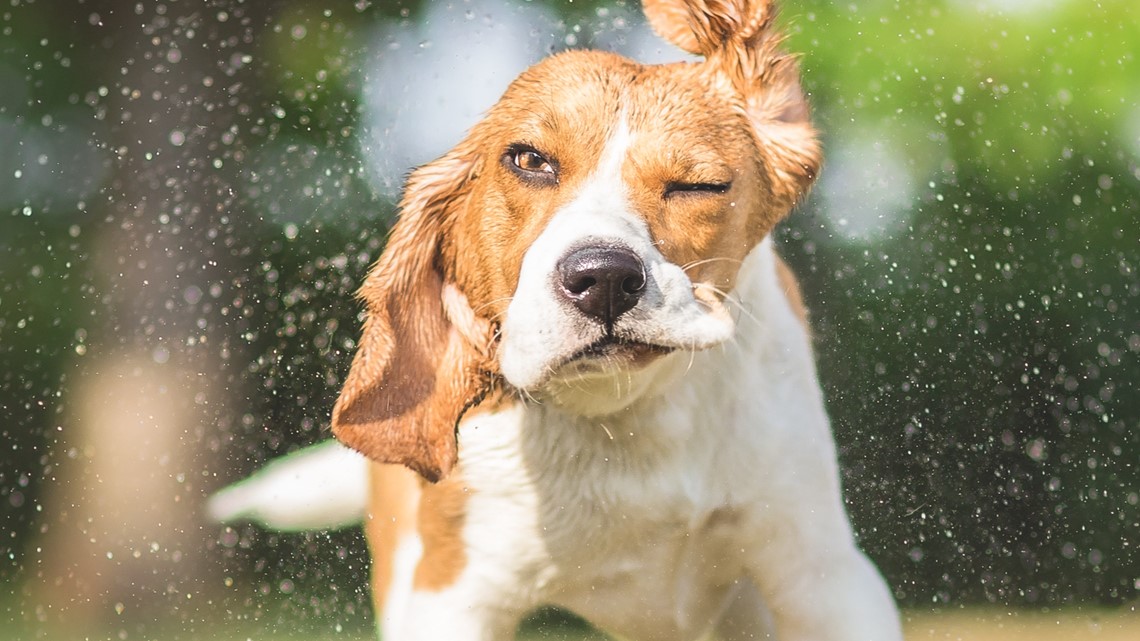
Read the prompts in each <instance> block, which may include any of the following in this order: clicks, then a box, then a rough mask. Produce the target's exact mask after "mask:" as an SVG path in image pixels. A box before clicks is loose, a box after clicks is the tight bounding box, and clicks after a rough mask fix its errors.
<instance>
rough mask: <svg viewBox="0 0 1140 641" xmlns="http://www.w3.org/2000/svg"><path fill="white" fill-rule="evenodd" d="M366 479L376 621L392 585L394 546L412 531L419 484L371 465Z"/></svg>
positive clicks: (393, 469) (390, 468)
mask: <svg viewBox="0 0 1140 641" xmlns="http://www.w3.org/2000/svg"><path fill="white" fill-rule="evenodd" d="M369 477H370V488H369V489H370V493H371V503H370V505H369V511H368V517H367V518H366V520H365V522H364V532H365V535H366V536H367V537H368V550H369V552H370V553H371V556H372V602H373V604H375V607H376V616H377V617H379V616H380V613H381V612H383V611H384V601H385V599H386V598H387V596H388V588H389V587H390V586H391V585H392V572H393V570H394V563H395V558H396V546H397V545H399V542H400V539H402V538H404V537H406V536H407V535H409V534H410V533H411V532H412V531H413V530H414V529H415V527H416V521H415V519H416V501H417V499H418V497H419V494H420V490H419V485H420V483H419V479H418V478H417V477H416V474H415V472H412V471H411V470H409V469H408V468H406V467H402V466H399V465H383V464H380V463H373V464H372V468H371V473H370V475H369Z"/></svg>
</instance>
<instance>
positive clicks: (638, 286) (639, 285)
mask: <svg viewBox="0 0 1140 641" xmlns="http://www.w3.org/2000/svg"><path fill="white" fill-rule="evenodd" d="M621 289H622V291H624V292H625V293H627V294H639V293H641V290H643V289H645V274H638V275H637V276H630V277H629V278H627V279H625V280H623V281H622V282H621Z"/></svg>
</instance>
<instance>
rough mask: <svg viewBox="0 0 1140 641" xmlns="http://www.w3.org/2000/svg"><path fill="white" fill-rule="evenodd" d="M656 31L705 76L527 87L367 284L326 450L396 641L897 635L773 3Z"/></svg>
mask: <svg viewBox="0 0 1140 641" xmlns="http://www.w3.org/2000/svg"><path fill="white" fill-rule="evenodd" d="M643 8H644V11H645V13H646V16H647V18H648V19H649V21H650V23H651V25H652V26H653V28H654V29H655V30H656V31H657V32H658V33H659V34H660V35H661V36H663V37H664V38H665V39H666V40H668V41H670V42H672V43H673V44H675V45H677V46H679V47H681V48H682V49H684V50H686V51H688V52H690V53H693V54H696V55H698V56H701V57H703V60H702V61H700V62H686V63H675V64H667V65H657V66H644V65H641V64H638V63H636V62H633V61H631V60H628V59H625V58H622V57H620V56H618V55H615V54H610V53H605V52H598V51H581V50H576V51H567V52H563V53H559V54H556V55H553V56H551V57H548V58H546V59H545V60H543V61H541V62H539V63H538V64H536V65H534V66H533V67H531V68H530V69H529V70H527V71H526V72H524V73H523V74H521V75H520V76H519V77H518V78H517V79H516V80H515V81H514V82H513V83H512V84H511V85H510V87H509V88H508V89H507V91H506V93H505V94H504V95H503V97H502V98H501V99H500V100H499V102H498V103H497V104H496V105H495V106H494V107H492V108H491V109H490V111H489V112H488V113H487V114H486V116H485V117H484V118H483V119H482V121H480V122H479V123H478V124H476V125H475V126H474V127H473V128H472V129H471V131H470V132H469V134H468V135H467V137H466V138H465V139H464V140H463V141H462V142H460V143H459V144H458V145H457V146H456V147H455V148H454V149H452V150H451V151H450V152H448V153H447V154H445V155H444V156H443V157H441V158H439V159H438V160H436V161H434V162H432V163H430V164H427V165H425V166H423V167H420V168H419V169H417V170H415V171H414V172H413V173H412V174H411V176H410V178H409V180H408V182H407V186H406V189H405V194H404V197H403V200H402V202H401V207H400V209H401V214H400V217H399V219H398V221H397V223H396V224H395V226H394V227H393V229H392V232H391V236H390V238H389V241H388V244H387V247H386V249H385V251H384V252H383V254H382V255H381V256H380V258H379V260H378V261H377V263H376V264H375V265H374V267H373V268H372V270H371V271H370V273H369V275H368V277H367V279H366V281H365V282H364V284H363V286H362V288H361V289H360V293H359V295H360V298H361V300H362V301H363V304H364V306H365V311H366V318H365V323H364V328H363V335H362V337H361V340H360V342H359V346H358V349H357V352H356V354H355V357H354V359H353V362H352V366H351V370H350V372H349V374H348V376H347V379H346V381H345V383H344V387H343V390H342V393H341V395H340V398H339V399H338V401H337V403H336V405H335V408H334V410H333V415H332V430H333V432H334V434H335V435H336V437H337V439H339V440H340V441H341V442H343V443H344V444H346V445H347V446H349V447H350V448H352V449H353V450H356V451H358V452H360V453H362V454H363V455H365V456H366V457H367V459H369V461H370V463H360V464H359V469H361V470H368V476H369V481H368V487H369V494H368V498H367V508H366V510H365V511H366V514H367V516H366V518H365V528H366V534H367V538H368V541H369V547H370V552H371V556H372V589H373V593H374V601H375V605H376V611H377V613H378V620H379V627H380V628H381V630H380V632H381V636H382V637H383V638H384V639H385V640H387V641H412V640H420V639H432V640H438V639H449V640H452V641H487V640H492V639H507V638H512V637H513V636H514V633H515V629H516V628H517V626H518V624H519V622H520V620H521V618H522V617H523V616H524V615H526V614H527V613H528V612H529V611H531V610H532V609H534V608H536V607H538V606H542V605H555V606H560V607H563V608H566V609H569V610H571V611H573V612H575V613H577V614H579V615H581V616H583V617H584V618H586V619H587V620H588V621H590V622H591V623H592V624H594V625H595V626H597V627H598V628H599V629H601V630H603V631H606V632H608V633H611V634H614V635H616V636H618V637H620V638H628V639H639V640H677V641H681V640H692V639H701V638H705V636H706V635H709V634H715V636H716V637H717V638H720V639H723V640H725V641H731V640H735V639H758V638H776V639H780V640H783V641H809V640H810V641H840V640H844V641H893V640H897V639H901V638H902V635H901V632H900V627H899V617H898V613H897V610H896V608H895V604H894V601H893V599H892V597H891V594H890V592H889V590H888V588H887V586H886V584H885V582H884V581H883V579H882V578H881V576H880V575H879V573H878V571H877V570H876V569H875V567H874V566H873V565H872V564H871V563H870V561H869V560H868V559H867V558H866V557H865V556H864V555H863V554H862V552H860V551H859V549H858V548H857V547H856V544H855V542H854V538H853V533H852V529H851V526H850V524H849V521H848V519H847V515H846V513H845V510H844V505H843V500H842V498H841V492H840V483H839V474H838V466H837V462H836V452H835V446H834V442H833V440H832V436H831V433H830V427H829V422H828V418H827V415H826V412H825V409H824V403H823V398H822V394H821V391H820V386H819V382H818V378H817V375H816V371H815V365H814V362H813V355H812V349H811V334H810V331H809V329H808V326H807V319H806V312H805V310H804V305H803V303H802V301H801V297H800V293H799V289H798V286H797V284H796V281H795V278H794V276H793V275H792V274H791V273H790V271H789V270H788V268H787V267H786V266H785V265H784V263H783V262H782V261H781V259H780V258H779V257H778V256H777V254H776V252H775V250H774V248H773V243H772V240H771V233H772V231H773V229H774V227H775V225H776V224H777V223H778V222H779V221H780V220H781V219H782V218H784V217H785V216H786V215H788V213H789V212H790V211H791V210H792V208H793V207H794V206H795V204H796V203H797V202H798V201H799V200H800V199H801V198H802V197H803V196H804V194H805V193H806V192H807V190H808V189H809V187H810V185H811V183H812V182H813V180H814V179H815V176H816V174H817V173H818V170H819V167H820V163H821V152H820V145H819V142H818V140H817V135H816V132H815V130H814V129H813V127H812V125H811V123H810V120H809V109H808V105H807V102H806V99H805V97H804V95H803V92H802V90H801V88H800V83H799V71H798V68H797V64H796V60H795V58H794V57H792V56H790V55H788V54H786V53H784V52H783V51H782V50H781V48H780V44H781V36H780V35H779V33H778V32H777V31H776V29H775V27H774V20H775V7H774V4H773V2H771V1H770V0H644V2H643ZM335 456H339V455H334V458H333V459H330V460H335V461H338V462H335V463H332V464H330V465H327V466H326V468H325V469H326V470H327V471H329V472H330V473H333V474H335V473H336V469H337V468H338V467H340V466H342V465H344V466H345V467H349V468H351V467H352V466H353V465H356V464H349V465H345V464H344V463H343V461H341V459H336V458H335ZM354 469H355V468H354ZM362 477H363V472H362V473H361V480H360V483H361V484H363V483H364V481H363V478H362ZM263 499H264V497H263ZM361 500H362V501H363V500H364V499H361ZM345 509H347V510H348V513H347V514H348V516H349V517H351V516H352V514H351V512H352V510H351V508H345ZM240 511H241V510H239V509H237V508H234V507H233V506H230V507H228V508H225V509H223V510H222V511H221V512H220V513H221V514H228V515H229V516H233V515H234V514H237V513H238V512H240ZM334 520H335V519H334Z"/></svg>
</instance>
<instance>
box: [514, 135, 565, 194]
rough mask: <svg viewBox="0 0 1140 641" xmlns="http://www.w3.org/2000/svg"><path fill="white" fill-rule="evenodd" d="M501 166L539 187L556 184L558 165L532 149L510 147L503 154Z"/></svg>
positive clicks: (520, 146)
mask: <svg viewBox="0 0 1140 641" xmlns="http://www.w3.org/2000/svg"><path fill="white" fill-rule="evenodd" d="M503 164H504V165H505V166H506V167H507V168H508V169H510V170H511V171H512V172H514V174H515V175H516V176H518V177H519V178H521V179H522V180H524V181H527V182H531V183H535V184H539V185H554V184H557V183H558V164H557V163H556V162H554V161H551V160H549V159H547V157H546V156H544V155H542V154H541V153H539V151H538V150H536V149H535V148H534V147H530V146H527V145H521V144H520V145H512V146H510V147H508V148H507V151H506V153H504V154H503Z"/></svg>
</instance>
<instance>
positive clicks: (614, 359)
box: [560, 335, 676, 367]
mask: <svg viewBox="0 0 1140 641" xmlns="http://www.w3.org/2000/svg"><path fill="white" fill-rule="evenodd" d="M675 349H676V348H674V347H667V346H665V345H657V344H654V343H645V342H642V341H638V340H630V339H626V338H622V337H620V336H615V335H609V336H604V337H602V338H599V339H598V340H596V341H594V342H593V343H590V344H589V345H587V346H585V347H583V348H581V349H579V350H578V351H576V352H574V353H573V354H571V355H570V356H569V357H567V358H566V359H565V360H563V361H562V363H561V364H560V367H564V366H566V365H571V364H577V363H582V364H585V363H589V362H591V361H603V362H606V363H613V364H621V365H627V366H628V365H632V366H634V367H638V366H641V365H647V364H648V363H649V362H650V361H652V360H654V359H655V358H657V357H659V356H664V355H666V354H669V353H671V352H673V351H674V350H675Z"/></svg>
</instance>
